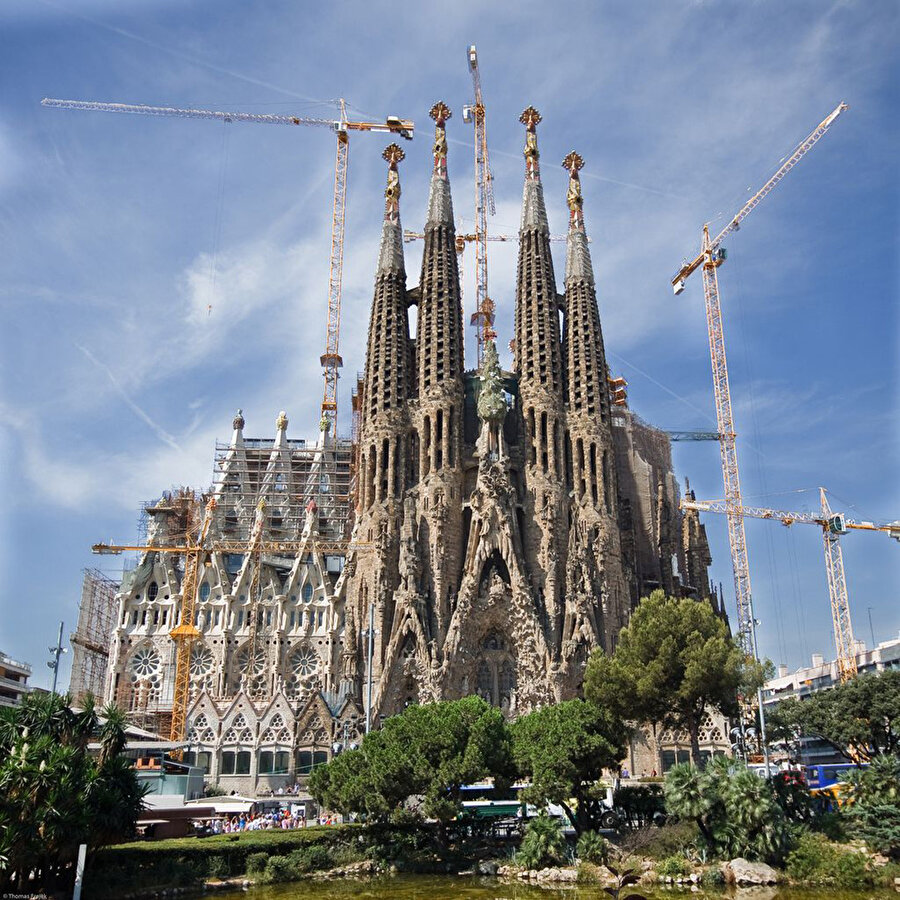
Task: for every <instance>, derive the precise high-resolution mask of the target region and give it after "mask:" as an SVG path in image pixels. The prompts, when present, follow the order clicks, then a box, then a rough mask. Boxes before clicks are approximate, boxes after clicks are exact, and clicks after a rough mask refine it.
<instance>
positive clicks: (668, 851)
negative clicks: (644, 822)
mask: <svg viewBox="0 0 900 900" xmlns="http://www.w3.org/2000/svg"><path fill="white" fill-rule="evenodd" d="M698 837H699V833H698V830H697V825H696V823H695V822H694V821H693V820H690V821H685V822H678V821H669V822H667V823H666V824H665V825H663V826H662V827H661V828H651V827H648V828H641V829H638V830H635V831H632V832H631V833H630V834H627V835H625V837H624V839H623V840H622V841H621V842H620V846H621V849H622V850H623V851H624V852H625V853H626V854H629V855H635V856H646V857H648V858H649V859H656V860H663V859H665V858H666V857H667V856H674V855H675V854H681V855H684V854H685V853H686V852H687V851H688V850H689V849H690V848H691V847H692V846H693V845H694V844H695V843H696V842H697V840H698Z"/></svg>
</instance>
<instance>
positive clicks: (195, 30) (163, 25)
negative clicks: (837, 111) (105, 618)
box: [0, 0, 900, 685]
mask: <svg viewBox="0 0 900 900" xmlns="http://www.w3.org/2000/svg"><path fill="white" fill-rule="evenodd" d="M898 19H900V7H898V6H897V4H896V3H895V2H892V0H872V2H867V3H855V2H833V3H828V2H824V0H811V2H799V0H791V2H786V3H785V2H774V0H773V2H746V0H745V2H713V0H709V2H680V0H668V2H662V0H658V2H641V3H626V2H602V3H593V2H578V0H575V2H570V3H568V4H565V6H557V5H553V4H549V3H543V4H542V3H538V2H528V0H525V2H517V3H515V4H499V3H498V4H486V3H476V2H466V0H460V2H457V3H454V4H445V3H440V4H439V3H432V2H418V3H406V4H403V3H392V4H388V3H382V2H371V0H370V2H365V3H363V2H355V0H351V2H339V3H333V4H322V3H315V4H314V3H306V2H296V0H295V2H287V0H271V2H267V3H264V4H261V3H254V4H249V3H237V2H228V0H209V2H201V0H190V2H184V0H178V2H175V0H65V2H64V0H5V2H4V3H3V5H2V8H0V241H2V246H3V253H2V254H0V464H2V469H0V479H2V480H0V486H2V492H3V493H2V496H3V501H4V502H3V504H2V510H0V567H2V574H3V578H2V581H0V584H2V587H0V591H2V593H0V647H2V648H3V649H4V650H5V651H6V652H8V653H10V654H12V655H13V656H15V657H17V658H19V659H25V660H28V661H31V662H32V663H33V664H34V666H35V677H34V682H35V683H36V684H44V685H48V684H49V680H50V673H49V670H47V669H46V668H45V665H44V660H45V658H46V656H47V653H46V648H47V647H48V646H49V645H50V644H51V643H53V642H54V640H55V636H56V628H57V627H58V622H59V620H60V619H63V620H65V622H66V627H67V631H69V630H71V628H72V627H73V626H74V623H75V618H76V610H77V602H78V598H79V593H80V581H81V569H82V568H83V567H85V566H93V565H98V564H99V565H100V566H101V568H103V569H104V570H106V571H108V572H110V573H114V571H115V566H116V561H115V560H114V559H109V558H97V557H93V556H92V555H91V553H90V545H91V544H92V543H94V542H96V541H101V540H108V539H111V538H112V539H115V540H131V539H133V538H134V536H135V531H136V524H137V519H138V508H139V505H140V502H141V501H142V500H145V499H149V498H153V497H155V496H158V495H159V493H160V491H162V490H163V489H165V488H168V487H170V486H172V485H175V484H191V485H195V486H197V487H201V486H205V485H207V484H208V483H209V481H210V478H211V474H212V458H213V447H214V442H215V439H216V438H220V439H221V438H227V436H228V434H229V433H230V423H231V418H232V415H233V413H234V410H235V409H236V408H237V407H238V406H240V407H243V409H244V414H245V417H246V420H247V433H248V434H250V435H254V436H271V435H273V434H274V421H275V417H276V416H277V414H278V411H279V410H280V409H285V410H287V412H288V414H289V417H290V420H291V426H290V429H289V433H290V434H292V435H293V436H295V437H302V436H307V437H309V436H312V431H313V429H314V426H315V423H316V421H317V420H318V407H319V404H320V402H321V390H322V381H321V373H320V368H319V363H318V357H319V355H320V353H321V352H322V346H323V343H324V331H325V308H326V299H327V283H328V247H329V234H330V216H331V190H332V177H333V159H334V139H333V137H332V136H331V135H330V134H329V133H328V132H327V131H324V130H318V129H306V128H281V127H266V128H264V127H261V126H254V125H240V124H231V125H224V124H221V123H214V122H209V121H193V120H183V119H151V118H146V117H137V116H113V115H109V114H101V113H84V112H71V111H60V110H48V109H43V108H42V107H41V106H40V105H39V103H40V100H41V98H42V97H45V96H49V97H62V98H74V99H95V100H107V101H118V102H131V103H147V104H155V105H166V106H169V105H171V106H185V107H206V108H218V109H234V110H245V111H251V112H279V113H294V114H298V115H314V116H326V117H327V116H330V115H331V112H329V109H330V107H329V106H328V105H323V103H322V102H321V101H327V100H329V99H331V98H335V97H338V96H344V97H346V98H347V99H348V100H349V102H350V103H351V104H353V106H354V107H355V108H356V110H357V111H359V114H360V115H371V116H374V117H379V118H380V117H382V116H385V115H389V114H394V115H400V116H403V117H408V118H412V119H414V120H415V121H416V124H417V125H418V126H419V128H420V132H419V137H418V138H417V139H416V140H415V141H414V142H413V143H411V144H409V145H406V147H405V149H406V151H407V159H406V161H405V162H404V163H403V164H402V166H401V180H402V183H403V198H402V201H401V210H402V219H403V224H404V226H405V227H407V228H419V227H421V225H422V222H423V220H424V213H425V202H426V192H427V185H428V172H429V151H430V142H431V130H430V127H429V126H430V125H431V122H430V120H429V119H428V118H427V112H428V109H429V107H430V106H431V104H432V103H433V102H434V101H435V100H438V99H443V100H445V101H446V102H447V103H448V104H449V105H450V106H451V107H452V109H453V112H454V117H453V119H452V120H451V121H450V123H449V126H448V138H449V139H450V175H451V180H452V182H453V186H454V200H455V207H456V212H457V216H458V217H459V219H460V222H461V224H462V225H464V226H466V225H467V226H471V224H472V216H473V203H472V197H473V189H472V147H471V140H472V132H471V126H468V125H466V124H464V123H463V121H462V115H461V108H462V105H463V104H464V103H467V102H469V101H470V98H471V82H470V78H469V74H468V70H467V67H466V47H467V46H468V44H470V43H472V42H475V43H476V44H477V46H478V52H479V58H480V62H481V68H482V78H483V85H484V92H485V99H486V103H487V107H488V137H489V144H490V149H491V154H492V167H493V171H494V175H495V193H496V199H497V213H496V216H495V217H494V218H493V219H492V220H491V223H490V228H491V229H492V230H493V231H495V232H508V233H514V232H515V231H516V229H517V225H518V213H519V205H520V202H521V186H522V169H523V164H522V157H521V147H522V143H523V134H522V127H521V126H520V125H519V123H518V121H517V120H518V115H519V113H520V112H521V110H522V109H523V108H524V107H525V106H527V105H528V104H534V105H535V106H537V107H538V108H539V109H540V110H541V112H542V114H543V116H544V121H543V124H542V125H541V126H540V129H539V141H540V146H541V150H542V169H543V173H544V184H545V191H546V197H547V206H548V212H549V215H550V220H551V228H552V229H553V230H554V231H556V232H558V233H563V232H564V230H565V227H566V222H567V218H566V207H565V188H566V176H565V173H564V171H563V170H562V168H561V167H560V162H561V160H562V158H563V156H564V155H565V154H566V153H567V152H568V151H569V150H570V149H573V148H574V149H576V150H578V151H579V152H580V153H581V154H582V156H584V158H585V169H584V170H583V172H582V179H583V190H584V195H585V217H586V221H587V227H588V230H589V233H590V234H591V236H592V239H593V245H592V252H593V257H594V267H595V271H596V275H597V282H598V293H599V296H600V311H601V317H602V321H603V327H604V335H605V340H606V345H607V351H608V356H609V361H610V363H611V365H612V367H613V369H614V370H615V371H616V372H617V373H621V374H622V375H624V376H625V377H626V378H627V379H628V381H629V384H630V387H629V395H630V402H631V406H632V408H633V409H634V410H635V411H636V412H638V413H639V414H640V415H641V416H643V417H644V418H645V419H647V420H649V421H651V422H653V423H654V424H657V425H660V426H663V427H668V428H712V427H714V422H715V414H714V407H713V400H712V386H711V376H710V366H709V354H708V347H707V339H706V327H705V318H704V313H703V300H702V290H701V285H700V280H699V277H698V276H695V277H694V278H692V279H691V282H690V283H689V286H688V290H687V291H686V292H685V293H684V294H683V295H682V296H681V297H678V298H675V297H673V295H672V292H671V288H670V286H669V279H670V278H671V276H672V274H673V273H674V272H675V270H676V269H677V268H678V266H679V264H680V263H681V261H682V258H683V257H686V256H688V255H693V254H694V253H695V251H696V249H697V246H698V242H699V237H700V226H701V224H702V223H703V222H704V221H707V220H711V221H712V222H713V228H715V227H716V225H719V226H721V225H722V224H724V222H725V221H727V219H728V217H729V216H730V215H731V214H733V212H734V211H736V210H737V209H738V208H739V207H740V205H741V203H742V202H743V201H744V199H745V198H746V197H747V190H748V189H750V188H753V189H755V188H756V187H757V186H759V185H760V184H761V183H762V182H763V181H764V180H765V178H766V177H767V176H768V175H769V174H770V173H771V172H772V171H773V169H774V168H775V167H776V166H777V165H778V162H779V160H780V159H781V158H782V157H783V156H784V155H785V154H786V153H788V152H789V151H790V150H791V149H792V148H793V146H794V145H795V144H796V143H797V142H798V141H799V140H800V139H801V138H802V137H804V136H805V135H806V134H807V133H808V132H809V131H811V130H812V128H813V127H814V126H815V125H816V124H817V123H818V122H819V121H820V120H821V119H822V118H824V116H825V115H826V114H827V113H828V112H829V111H830V110H831V109H833V108H834V107H835V106H836V105H837V103H838V102H839V101H841V100H846V101H847V102H849V104H850V107H851V108H850V110H849V111H848V112H847V113H845V114H844V115H843V116H842V117H841V118H840V120H839V121H838V122H837V124H836V125H835V126H834V127H833V129H832V130H831V131H830V132H829V134H827V135H826V136H825V138H824V139H823V140H822V141H821V142H820V143H819V144H818V145H817V146H816V147H815V149H814V150H813V151H811V152H810V154H809V155H808V157H807V158H806V159H804V160H803V162H802V163H801V164H800V165H799V166H798V167H797V168H796V169H795V170H793V171H792V172H791V173H790V175H789V176H788V177H787V178H786V179H785V181H784V183H783V184H781V185H780V186H779V187H778V188H777V189H776V191H775V192H774V193H773V194H772V195H771V196H770V197H768V198H767V199H766V200H765V201H764V203H763V204H762V205H760V207H759V208H758V209H757V210H756V211H754V212H753V214H752V216H751V217H750V218H749V219H748V220H747V222H746V224H745V226H744V227H743V228H742V229H741V232H740V233H739V234H738V235H735V236H733V237H732V238H731V239H730V240H729V241H728V242H727V246H728V249H729V260H728V263H727V264H726V265H725V266H724V267H723V268H722V269H721V270H720V288H721V292H722V301H723V310H724V320H725V329H726V342H727V346H728V350H729V363H730V372H731V383H732V395H733V400H734V405H735V414H736V421H737V429H738V432H739V435H740V436H739V452H740V457H741V465H742V481H743V486H744V494H745V497H746V502H748V503H755V504H759V505H772V506H778V507H783V508H791V509H810V508H814V507H815V505H816V503H817V495H816V493H815V492H814V491H810V490H805V489H810V488H815V487H817V486H818V485H820V484H824V485H826V486H827V487H829V488H830V489H831V490H832V492H833V495H834V496H833V500H832V502H833V505H834V506H835V508H837V509H841V510H844V511H846V512H847V513H848V514H849V515H851V516H853V517H856V518H864V519H871V520H876V521H888V520H891V519H897V518H900V479H898V477H897V472H898V467H897V463H898V437H900V434H898V426H897V422H898V336H900V335H898V317H897V300H898V293H900V290H898V288H900V284H898V250H897V248H898V200H900V190H898V188H900V183H898V168H897V164H896V147H897V139H898V126H897V120H898V115H897V114H898V107H900V104H898V88H897V85H898V84H900V78H898V75H900V73H898V66H897V50H896V48H897V46H898V36H900V35H898V31H900V29H898ZM385 143H387V141H386V140H385V139H384V137H383V136H372V135H361V136H358V137H356V138H354V139H353V141H352V146H351V151H350V156H351V162H350V178H349V182H350V188H349V200H348V207H347V235H346V249H345V268H344V294H343V308H344V315H343V322H342V330H341V351H342V354H343V356H344V360H345V369H344V373H345V376H346V377H345V378H344V379H343V380H342V383H341V392H340V399H339V402H340V404H341V427H342V430H345V431H346V430H347V429H348V428H349V419H348V414H349V393H350V387H351V381H352V376H353V374H354V373H355V372H356V371H357V370H359V369H361V368H362V367H363V363H364V358H363V355H364V346H365V343H364V342H365V328H366V322H367V319H368V305H369V301H370V299H371V290H372V275H373V272H374V266H375V259H376V253H377V240H378V233H379V226H380V218H381V211H382V194H381V192H382V190H383V183H384V173H385V165H384V163H383V161H382V159H381V151H382V149H383V147H384V145H385ZM557 249H558V250H560V251H561V250H562V249H563V248H562V247H558V248H557ZM420 252H421V251H420V250H419V249H418V248H415V247H412V246H409V245H408V246H407V271H408V273H409V284H410V286H412V285H414V284H415V283H416V281H417V278H418V266H419V258H420ZM467 253H470V251H467ZM563 262H564V256H563V254H562V253H561V252H560V253H558V254H557V278H558V280H559V282H560V284H561V279H562V266H563ZM473 263H474V259H473V258H472V257H471V255H468V256H467V258H466V259H465V262H464V269H465V273H466V278H467V283H466V298H467V302H468V304H469V305H471V299H472V297H473V296H474V288H473V284H472V278H471V276H472V272H473V268H474V266H473ZM489 264H490V287H491V294H492V296H493V297H494V299H495V300H496V302H497V305H498V323H499V329H498V330H499V334H500V344H501V346H503V347H504V348H505V345H506V342H507V341H508V340H509V338H510V337H511V331H512V312H513V310H512V304H513V291H514V282H515V246H514V245H510V246H503V245H494V247H493V248H492V251H491V256H490V263H489ZM209 306H211V309H210V310H208V307H209ZM467 353H468V356H469V358H470V360H471V358H472V356H473V354H474V343H473V335H471V334H470V335H469V336H468V337H467ZM504 362H505V363H507V364H508V354H507V356H506V358H505V359H504ZM675 456H676V467H677V470H678V472H679V474H680V475H681V476H682V477H683V476H685V475H686V476H688V477H689V478H690V480H691V484H692V486H693V487H694V488H695V489H696V491H697V495H698V497H708V498H713V497H719V496H721V494H722V486H721V470H720V468H719V456H718V449H717V446H716V445H715V444H680V445H676V451H675ZM707 530H708V533H709V535H710V538H711V542H712V545H713V554H714V558H715V562H714V565H713V577H714V579H715V580H716V581H722V582H723V583H725V585H726V594H727V596H728V598H729V603H733V600H732V594H733V590H732V588H731V571H730V562H729V556H728V550H727V539H726V530H725V521H724V519H722V518H721V517H712V516H710V517H707ZM747 533H748V541H749V555H750V563H751V572H752V580H753V586H754V596H755V601H756V605H757V616H758V618H759V619H760V621H761V625H760V645H761V649H762V651H763V652H764V653H765V654H766V655H767V656H769V657H770V658H771V659H773V660H774V661H775V662H786V663H788V664H789V665H790V666H792V667H795V666H797V665H799V664H801V663H802V662H803V661H804V660H806V659H808V657H809V654H810V653H812V652H815V651H820V652H824V653H825V654H830V653H831V652H832V646H833V645H832V638H831V631H830V615H829V608H828V600H827V592H826V584H825V571H824V564H823V557H822V547H821V537H820V534H819V533H818V531H817V530H816V529H814V528H810V527H804V526H797V527H795V528H794V529H793V530H787V529H784V528H782V527H781V526H778V525H774V524H771V523H767V522H754V521H750V522H748V524H747ZM843 547H844V557H845V564H846V569H847V577H848V582H849V587H850V594H851V603H852V605H853V618H854V626H855V630H856V634H857V636H858V637H861V638H864V639H865V640H866V641H867V642H870V640H871V637H870V628H869V611H870V609H871V619H872V624H873V628H874V632H875V638H876V640H878V641H880V640H886V639H888V638H890V637H893V636H896V635H897V633H898V630H900V603H898V590H897V575H898V561H900V556H898V547H897V545H896V543H894V542H892V541H890V540H889V539H888V538H887V537H885V536H881V535H865V534H855V535H850V536H848V537H847V538H845V539H844V542H843ZM63 683H65V678H64V679H63Z"/></svg>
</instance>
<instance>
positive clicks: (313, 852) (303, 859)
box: [288, 844, 332, 874]
mask: <svg viewBox="0 0 900 900" xmlns="http://www.w3.org/2000/svg"><path fill="white" fill-rule="evenodd" d="M288 859H289V860H290V862H291V865H292V866H293V867H294V869H295V870H296V871H297V872H298V873H300V874H304V873H306V872H320V871H321V870H322V869H330V868H331V864H332V858H331V853H330V852H329V850H328V848H327V847H323V846H321V845H320V844H313V845H312V846H310V847H303V848H301V849H300V850H294V851H293V852H292V853H291V854H289V855H288Z"/></svg>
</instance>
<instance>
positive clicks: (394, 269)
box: [362, 144, 410, 428]
mask: <svg viewBox="0 0 900 900" xmlns="http://www.w3.org/2000/svg"><path fill="white" fill-rule="evenodd" d="M382 155H383V156H384V159H385V160H386V161H387V163H388V178H387V187H386V188H385V191H384V198H385V199H384V224H383V226H382V231H381V248H380V250H379V252H378V267H377V269H376V271H375V296H374V299H373V301H372V315H371V318H370V320H369V346H368V352H367V354H366V392H365V405H364V409H363V415H362V427H363V428H365V425H366V424H367V423H372V422H374V421H375V420H376V419H377V418H379V416H380V414H382V413H387V412H390V411H392V410H400V409H401V408H402V406H403V402H404V401H405V400H406V399H407V398H408V396H409V383H410V377H409V376H410V372H409V347H408V342H409V324H408V318H407V313H406V309H407V303H406V269H405V266H404V263H403V233H402V231H401V228H400V175H399V173H398V171H397V164H398V163H399V162H400V161H401V160H402V159H403V158H404V156H405V154H404V152H403V151H402V150H401V149H400V148H399V147H398V146H397V145H396V144H391V145H390V146H389V147H387V149H386V150H385V151H384V153H383V154H382Z"/></svg>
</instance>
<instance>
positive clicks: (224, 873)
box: [206, 856, 231, 878]
mask: <svg viewBox="0 0 900 900" xmlns="http://www.w3.org/2000/svg"><path fill="white" fill-rule="evenodd" d="M206 874H207V875H208V876H209V877H210V878H227V877H228V876H229V875H230V874H231V866H230V865H229V864H228V858H227V857H225V856H214V857H213V858H212V859H211V860H210V861H209V865H208V866H207V867H206Z"/></svg>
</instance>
